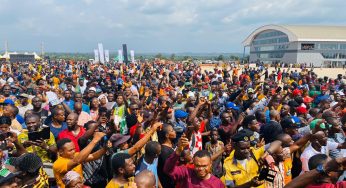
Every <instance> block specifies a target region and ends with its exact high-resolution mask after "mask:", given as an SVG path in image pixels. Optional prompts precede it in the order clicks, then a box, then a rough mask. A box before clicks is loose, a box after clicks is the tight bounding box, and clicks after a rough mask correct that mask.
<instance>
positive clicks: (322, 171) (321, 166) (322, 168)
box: [316, 164, 327, 174]
mask: <svg viewBox="0 0 346 188" xmlns="http://www.w3.org/2000/svg"><path fill="white" fill-rule="evenodd" d="M316 170H317V172H318V173H320V174H327V172H326V171H325V169H324V167H323V164H319V165H318V166H317V168H316Z"/></svg>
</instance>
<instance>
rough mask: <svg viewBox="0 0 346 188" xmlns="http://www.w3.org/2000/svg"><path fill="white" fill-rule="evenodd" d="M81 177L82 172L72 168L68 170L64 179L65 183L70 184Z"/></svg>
mask: <svg viewBox="0 0 346 188" xmlns="http://www.w3.org/2000/svg"><path fill="white" fill-rule="evenodd" d="M78 178H80V174H78V173H77V172H75V171H73V170H71V171H68V172H67V173H66V174H65V176H64V178H63V179H62V181H63V182H64V184H65V185H69V184H70V183H71V182H72V181H73V180H75V179H78Z"/></svg>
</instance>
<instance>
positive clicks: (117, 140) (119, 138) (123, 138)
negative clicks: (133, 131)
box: [109, 133, 131, 147]
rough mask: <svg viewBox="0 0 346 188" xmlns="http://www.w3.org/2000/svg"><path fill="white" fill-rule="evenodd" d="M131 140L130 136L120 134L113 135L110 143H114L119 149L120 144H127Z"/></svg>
mask: <svg viewBox="0 0 346 188" xmlns="http://www.w3.org/2000/svg"><path fill="white" fill-rule="evenodd" d="M130 138H131V136H130V135H122V134H119V133H116V134H112V136H111V137H110V138H109V141H111V142H112V144H113V147H118V146H119V145H120V144H122V143H125V142H127V141H128V140H129V139H130Z"/></svg>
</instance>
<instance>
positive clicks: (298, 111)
mask: <svg viewBox="0 0 346 188" xmlns="http://www.w3.org/2000/svg"><path fill="white" fill-rule="evenodd" d="M296 112H297V114H306V113H308V110H307V109H306V108H305V107H302V106H299V107H298V108H296Z"/></svg>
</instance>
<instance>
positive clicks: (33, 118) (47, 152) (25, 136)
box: [18, 114, 57, 163]
mask: <svg viewBox="0 0 346 188" xmlns="http://www.w3.org/2000/svg"><path fill="white" fill-rule="evenodd" d="M25 124H26V126H27V130H24V131H23V132H22V133H20V134H19V135H18V141H19V142H20V143H21V144H22V145H23V146H24V147H25V148H26V150H27V151H28V152H32V153H36V154H37V155H38V156H39V157H40V158H41V159H42V161H43V162H44V163H45V162H49V163H52V162H53V161H52V159H51V157H50V156H51V154H56V152H57V148H56V143H55V138H54V135H53V133H52V132H50V131H49V139H42V138H39V139H37V140H30V139H29V138H30V137H29V134H30V133H34V132H38V131H39V130H40V128H42V123H41V121H40V117H39V116H38V115H36V114H31V115H28V116H27V117H26V118H25Z"/></svg>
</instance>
